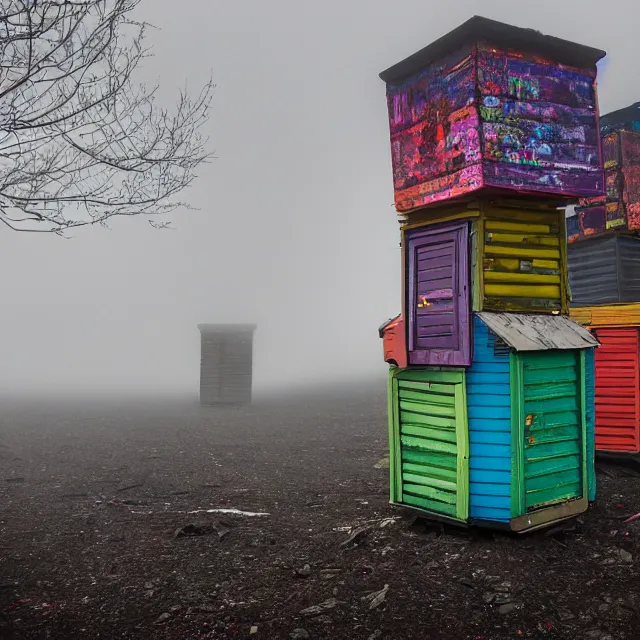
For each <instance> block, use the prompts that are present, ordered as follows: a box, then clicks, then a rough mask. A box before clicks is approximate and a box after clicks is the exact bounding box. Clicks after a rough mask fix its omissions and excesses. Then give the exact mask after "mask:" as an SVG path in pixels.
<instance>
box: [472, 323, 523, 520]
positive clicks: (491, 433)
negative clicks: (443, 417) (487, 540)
mask: <svg viewBox="0 0 640 640" xmlns="http://www.w3.org/2000/svg"><path fill="white" fill-rule="evenodd" d="M473 330H474V341H473V362H472V364H471V367H470V368H469V369H468V371H467V375H466V381H467V406H468V412H469V448H470V460H469V516H470V518H472V519H475V520H485V521H493V522H509V520H510V519H511V515H512V514H511V455H512V454H511V400H510V378H509V350H508V349H507V350H505V349H504V347H501V345H500V344H499V343H498V344H496V339H495V335H494V334H493V333H491V332H490V331H489V330H488V328H487V326H486V325H485V324H484V323H483V322H482V321H481V320H480V319H479V318H477V317H476V318H474V322H473ZM516 515H519V514H516Z"/></svg>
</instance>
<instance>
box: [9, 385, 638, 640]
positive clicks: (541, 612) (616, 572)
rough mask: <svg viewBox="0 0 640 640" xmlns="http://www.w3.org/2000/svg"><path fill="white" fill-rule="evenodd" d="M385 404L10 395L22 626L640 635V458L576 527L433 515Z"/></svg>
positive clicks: (12, 542)
mask: <svg viewBox="0 0 640 640" xmlns="http://www.w3.org/2000/svg"><path fill="white" fill-rule="evenodd" d="M385 415H386V407H385V390H384V384H379V385H376V384H372V385H371V387H370V388H353V389H349V390H347V391H344V390H343V391H340V392H338V391H335V390H333V391H332V390H321V391H317V392H316V393H315V394H310V393H308V394H306V395H305V394H301V395H299V396H296V397H284V396H283V397H278V398H271V399H268V400H263V401H260V402H257V403H256V404H255V405H254V406H252V407H250V408H244V409H209V408H201V407H199V406H197V405H196V404H193V403H190V402H179V401H175V402H173V401H169V400H163V401H157V402H149V401H146V402H138V403H134V402H131V401H128V402H119V403H118V402H107V401H102V402H93V403H90V402H88V401H84V402H67V403H66V404H65V403H62V402H56V403H54V402H51V403H48V404H47V403H45V402H42V403H41V404H38V405H33V404H32V403H26V402H22V403H21V402H17V401H13V402H6V401H5V402H3V403H0V470H1V471H0V638H15V639H19V640H23V639H25V640H26V639H31V638H33V639H36V638H38V639H39V638H54V639H69V640H75V639H80V640H84V639H88V640H93V639H96V640H97V639H105V640H107V639H109V640H112V639H113V640H115V639H117V638H136V639H138V638H140V639H145V638H157V639H160V640H161V639H174V638H175V639H178V638H180V639H191V638H194V639H195V638H216V639H218V638H220V639H222V638H251V637H253V638H256V639H258V640H259V639H260V638H284V639H285V640H286V639H287V638H310V639H317V638H332V639H351V638H353V639H357V640H359V639H363V640H369V639H371V640H373V639H381V640H385V639H394V640H395V639H405V638H407V639H410V638H420V639H440V638H442V639H449V638H450V639H452V640H453V639H455V640H460V639H464V638H473V639H476V640H481V639H486V640H493V639H496V640H497V639H503V638H567V639H578V638H580V639H582V638H594V639H600V640H606V639H607V638H609V639H615V640H617V639H624V638H629V639H631V638H637V637H638V631H637V630H638V628H640V615H639V613H638V612H639V608H638V606H639V605H640V589H639V588H638V567H639V566H640V521H639V522H637V523H634V524H629V525H625V524H624V523H623V521H624V519H625V516H628V515H631V514H634V513H636V512H639V511H640V491H639V489H640V476H639V475H638V474H637V473H635V472H633V471H632V470H630V469H625V468H622V467H614V466H607V467H603V468H601V469H599V474H598V483H599V484H598V491H599V498H598V503H597V505H596V506H595V507H593V508H592V509H591V511H590V512H589V513H588V514H587V515H586V516H585V517H584V518H582V519H580V520H577V521H574V522H573V523H572V524H571V526H570V527H568V528H567V529H565V530H563V531H560V532H557V533H556V534H554V535H547V533H545V532H539V533H535V534H530V535H528V536H520V537H517V536H508V535H504V534H499V533H495V534H494V533H490V532H484V531H478V530H456V529H450V528H442V527H439V526H432V525H429V524H426V523H424V522H422V521H415V519H414V518H413V517H412V516H409V515H406V514H403V513H402V512H399V511H396V510H394V509H392V508H390V507H389V505H388V504H387V496H388V491H387V470H386V469H384V468H380V467H384V466H385V465H384V462H383V463H382V464H379V462H380V461H381V459H382V458H383V457H384V455H385V453H386V448H387V443H386V418H385ZM214 509H238V510H240V511H242V512H250V514H251V515H248V514H246V513H234V512H231V513H228V512H219V511H217V512H212V513H208V512H207V511H208V510H214ZM255 514H267V515H255Z"/></svg>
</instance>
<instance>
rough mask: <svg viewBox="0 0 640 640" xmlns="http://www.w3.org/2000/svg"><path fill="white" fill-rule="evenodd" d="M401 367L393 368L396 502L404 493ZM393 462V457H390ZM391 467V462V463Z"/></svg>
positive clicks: (394, 488) (394, 490)
mask: <svg viewBox="0 0 640 640" xmlns="http://www.w3.org/2000/svg"><path fill="white" fill-rule="evenodd" d="M399 374H400V370H399V369H395V370H392V378H393V401H392V406H393V446H394V452H395V458H394V460H393V463H394V465H393V466H394V483H393V484H394V486H393V493H394V498H393V500H392V502H395V500H396V499H398V498H399V497H400V496H401V495H402V443H401V442H400V407H399V405H398V401H397V400H396V398H397V397H398V375H399ZM389 461H390V463H391V462H392V460H391V458H390V459H389ZM389 467H391V464H389Z"/></svg>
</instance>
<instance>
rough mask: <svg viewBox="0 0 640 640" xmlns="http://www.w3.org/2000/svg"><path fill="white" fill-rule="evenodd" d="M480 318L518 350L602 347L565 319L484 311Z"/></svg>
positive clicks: (578, 326)
mask: <svg viewBox="0 0 640 640" xmlns="http://www.w3.org/2000/svg"><path fill="white" fill-rule="evenodd" d="M478 317H479V318H480V320H482V322H484V323H485V324H486V325H487V327H489V329H491V331H493V332H494V333H495V334H496V335H497V336H498V337H500V338H501V339H502V340H503V341H504V342H506V343H507V344H508V345H509V346H510V347H511V348H512V349H515V350H516V351H550V350H551V349H588V348H590V347H596V346H598V341H597V340H596V339H595V338H594V337H593V336H592V335H591V334H590V333H589V332H588V331H587V330H586V329H585V328H584V327H581V326H580V325H579V324H577V323H575V322H573V320H570V319H569V318H567V317H565V316H551V315H542V314H540V315H536V314H529V313H489V312H488V311H483V312H481V313H479V314H478Z"/></svg>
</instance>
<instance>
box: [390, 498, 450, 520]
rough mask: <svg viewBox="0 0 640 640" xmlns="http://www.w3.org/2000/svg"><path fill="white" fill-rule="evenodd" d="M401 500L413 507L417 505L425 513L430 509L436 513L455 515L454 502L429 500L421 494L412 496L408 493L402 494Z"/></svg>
mask: <svg viewBox="0 0 640 640" xmlns="http://www.w3.org/2000/svg"><path fill="white" fill-rule="evenodd" d="M402 502H403V503H404V504H408V505H411V506H413V507H418V508H420V509H422V510H424V511H425V512H427V513H428V512H430V511H432V512H434V513H437V514H441V513H444V514H446V515H449V516H452V517H455V516H456V506H455V505H454V504H449V503H446V502H440V501H438V500H431V499H428V498H425V497H421V496H414V495H411V494H409V493H403V494H402Z"/></svg>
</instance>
